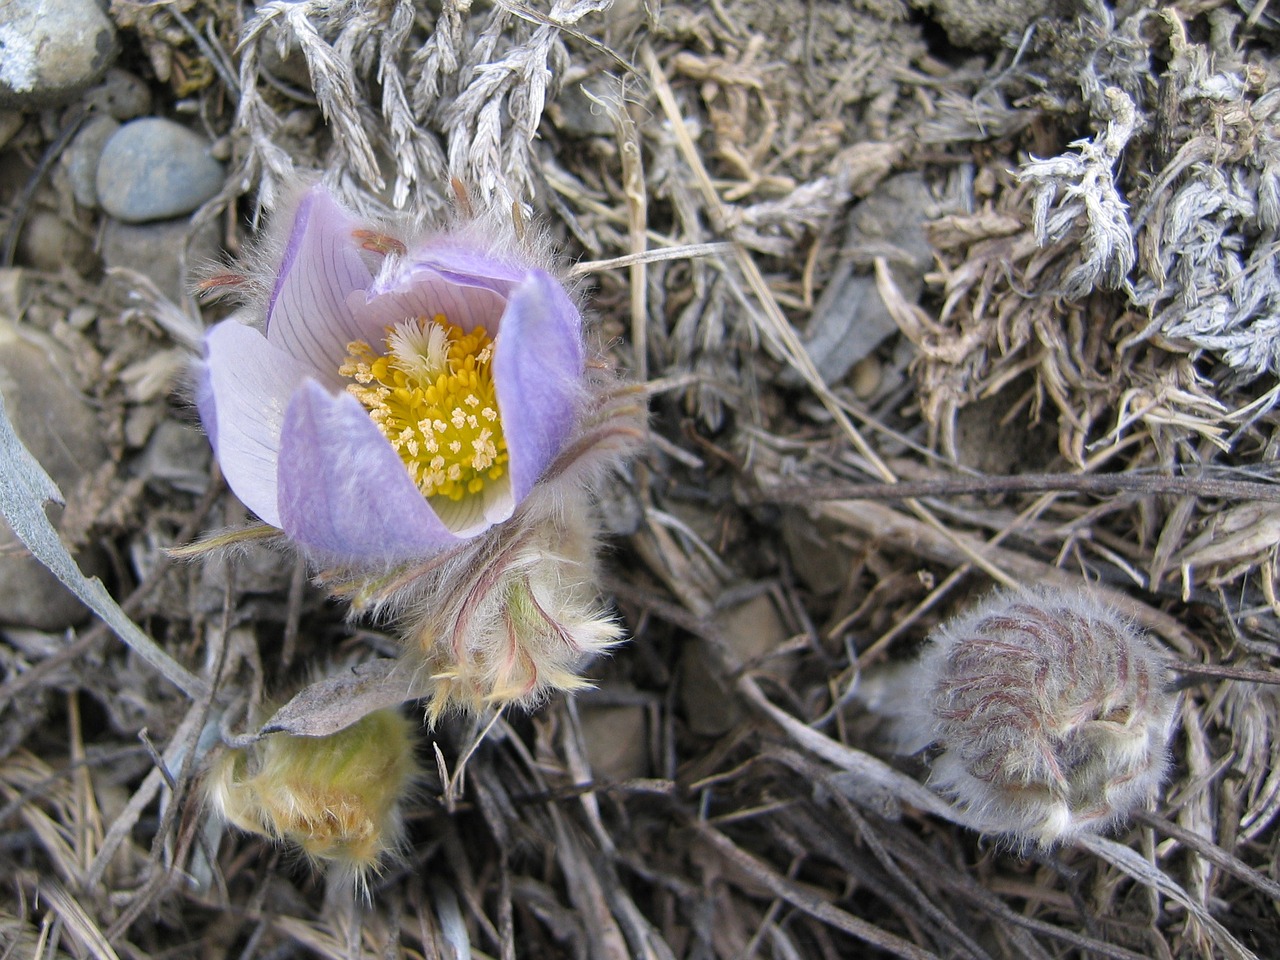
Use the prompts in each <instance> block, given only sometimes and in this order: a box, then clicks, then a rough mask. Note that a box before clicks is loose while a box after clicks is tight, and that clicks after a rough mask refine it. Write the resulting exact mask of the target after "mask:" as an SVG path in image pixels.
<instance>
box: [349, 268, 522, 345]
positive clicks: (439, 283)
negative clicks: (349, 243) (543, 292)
mask: <svg viewBox="0 0 1280 960" xmlns="http://www.w3.org/2000/svg"><path fill="white" fill-rule="evenodd" d="M472 261H474V263H475V265H476V266H477V267H484V266H488V267H489V270H490V273H494V272H501V271H507V272H509V273H510V274H511V275H512V277H513V278H514V279H507V278H506V277H505V276H503V277H491V276H487V275H485V274H470V273H462V272H459V271H458V270H456V269H454V268H456V267H457V266H459V265H461V264H463V263H469V262H472ZM524 276H525V274H524V273H523V272H518V271H515V270H512V269H510V268H506V267H505V266H504V265H503V264H501V263H498V262H497V261H486V259H485V258H484V257H483V256H482V255H480V254H472V255H467V254H466V253H465V251H459V252H458V254H457V256H456V257H431V258H427V259H415V258H412V257H406V258H402V259H400V260H398V261H388V264H387V268H386V270H385V271H384V272H383V273H382V274H380V275H379V276H378V278H377V279H376V280H375V281H374V282H373V284H372V286H370V288H369V293H368V297H369V301H368V303H367V304H364V305H361V306H358V307H356V313H357V315H358V316H359V318H360V322H361V324H362V325H364V326H367V327H370V328H373V329H382V328H384V327H388V326H391V325H392V324H396V323H399V322H400V321H401V320H404V319H405V318H407V317H429V318H434V317H435V316H436V315H437V314H444V318H445V319H446V320H447V321H448V322H449V323H454V324H457V325H458V326H459V327H461V328H462V329H463V331H465V332H467V333H470V332H471V331H472V330H473V329H474V328H476V327H478V326H482V327H484V328H485V330H486V331H487V332H488V334H489V335H490V336H492V335H493V334H494V333H495V332H496V330H497V326H498V320H499V319H500V318H501V317H502V311H503V310H504V309H505V308H506V305H507V294H508V292H509V291H510V290H511V289H512V288H513V287H515V286H516V284H517V283H518V282H519V281H520V280H521V279H523V277H524Z"/></svg>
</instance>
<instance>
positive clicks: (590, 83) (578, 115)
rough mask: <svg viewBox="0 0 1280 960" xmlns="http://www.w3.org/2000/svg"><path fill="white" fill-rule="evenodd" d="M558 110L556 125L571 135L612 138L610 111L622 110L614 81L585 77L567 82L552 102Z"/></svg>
mask: <svg viewBox="0 0 1280 960" xmlns="http://www.w3.org/2000/svg"><path fill="white" fill-rule="evenodd" d="M552 106H553V107H555V108H556V110H558V115H557V116H556V120H555V123H556V126H557V127H559V128H560V129H561V130H563V131H564V132H565V133H567V134H569V135H570V136H573V137H582V138H584V139H585V138H587V137H612V136H613V135H614V133H615V128H614V121H613V116H612V115H613V114H616V113H617V112H619V111H621V110H623V109H624V106H623V103H622V89H621V85H620V84H619V82H618V81H617V80H611V79H609V78H608V77H601V76H595V77H588V78H587V79H586V80H583V81H582V82H581V83H571V84H568V85H567V86H566V87H565V88H564V91H563V92H562V93H561V94H560V96H559V97H557V98H556V100H555V102H554V103H553V104H552Z"/></svg>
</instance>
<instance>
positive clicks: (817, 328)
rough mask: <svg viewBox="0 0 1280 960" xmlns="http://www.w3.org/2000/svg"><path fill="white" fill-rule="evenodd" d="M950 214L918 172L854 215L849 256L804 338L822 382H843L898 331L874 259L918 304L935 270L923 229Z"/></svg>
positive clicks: (884, 188) (894, 181)
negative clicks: (886, 267)
mask: <svg viewBox="0 0 1280 960" xmlns="http://www.w3.org/2000/svg"><path fill="white" fill-rule="evenodd" d="M949 210H950V201H948V200H942V201H939V200H935V199H934V198H933V197H932V196H931V195H930V191H929V187H928V185H927V184H926V183H925V180H924V178H923V177H922V176H921V175H920V174H919V173H903V174H898V175H897V176H893V177H890V178H888V179H887V180H885V181H884V183H882V184H880V186H879V187H877V188H876V190H875V192H874V193H872V194H871V195H870V196H868V197H867V198H866V199H865V200H863V201H862V202H861V203H859V204H858V205H857V206H856V207H855V208H854V209H853V211H852V212H851V213H850V215H849V227H848V232H847V233H846V235H845V240H844V252H845V257H844V259H842V261H841V262H840V263H839V264H838V265H837V266H836V269H835V270H834V271H833V272H832V275H831V279H830V280H829V281H828V283H827V286H826V288H825V289H824V290H823V292H822V295H821V296H820V297H819V298H818V302H817V303H816V304H814V308H813V317H812V319H811V320H810V321H809V326H808V329H806V330H805V333H804V336H803V337H802V339H803V341H804V345H805V348H806V349H807V350H808V351H809V356H810V357H812V358H813V362H814V365H815V366H816V367H817V368H818V372H819V373H820V374H821V375H822V379H823V381H824V382H826V383H828V384H832V385H834V384H836V383H838V382H839V381H841V380H843V379H844V377H845V376H846V375H847V374H848V373H849V371H850V370H851V369H852V368H853V365H854V364H855V363H857V362H858V361H859V360H862V359H863V358H864V357H867V356H869V355H870V354H871V352H872V351H873V350H875V349H876V348H877V347H878V346H879V345H880V344H881V343H883V342H884V341H885V340H886V339H887V338H888V337H890V336H891V335H893V334H894V333H896V332H897V331H898V325H897V324H896V323H894V320H893V317H892V316H891V315H890V313H889V308H888V307H887V306H886V305H885V303H884V300H882V299H881V297H880V291H879V290H878V289H877V287H876V278H875V272H874V270H873V269H872V268H871V267H870V266H869V263H870V261H871V258H873V257H875V256H882V257H884V258H885V260H886V262H887V263H888V265H889V271H890V273H892V275H893V279H894V282H895V283H897V285H898V289H899V290H901V291H902V295H903V296H904V297H905V298H906V299H907V301H908V302H914V301H916V300H918V299H919V297H920V293H921V291H922V290H923V289H924V275H925V273H927V272H928V271H929V270H930V269H932V267H933V247H932V246H931V245H930V244H929V241H928V238H927V237H926V236H925V232H924V225H925V223H926V222H928V221H929V220H932V219H934V218H935V217H937V216H938V215H939V214H940V213H943V212H949ZM793 377H794V375H793Z"/></svg>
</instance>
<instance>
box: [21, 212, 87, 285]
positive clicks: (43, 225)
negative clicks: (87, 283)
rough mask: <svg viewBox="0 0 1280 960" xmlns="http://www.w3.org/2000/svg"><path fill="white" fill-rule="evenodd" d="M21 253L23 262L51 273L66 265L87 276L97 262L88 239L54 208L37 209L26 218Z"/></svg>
mask: <svg viewBox="0 0 1280 960" xmlns="http://www.w3.org/2000/svg"><path fill="white" fill-rule="evenodd" d="M18 253H19V255H20V256H21V258H22V261H23V263H25V264H27V265H28V266H31V267H35V268H36V269H37V270H47V271H49V272H50V273H56V272H58V271H59V270H61V269H62V268H63V267H64V266H67V267H71V268H72V269H73V270H75V272H76V273H78V274H80V275H81V276H84V275H85V274H87V273H88V272H89V270H90V269H91V268H92V267H93V266H94V265H95V261H94V258H93V249H92V246H91V244H90V243H89V239H88V238H87V237H86V236H84V234H82V233H81V232H80V231H79V230H77V229H76V228H75V227H74V226H73V225H72V224H70V223H67V221H66V220H64V219H63V218H62V217H60V216H58V214H57V213H55V212H54V211H52V210H37V211H35V212H34V213H32V214H31V215H30V216H29V217H28V218H27V222H26V224H25V225H24V226H23V228H22V236H21V238H20V240H19V242H18Z"/></svg>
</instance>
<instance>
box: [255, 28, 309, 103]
mask: <svg viewBox="0 0 1280 960" xmlns="http://www.w3.org/2000/svg"><path fill="white" fill-rule="evenodd" d="M281 34H284V37H285V42H284V49H283V50H281V45H280V36H281ZM258 56H259V58H260V59H259V63H260V64H261V65H262V69H264V70H266V71H267V72H268V73H270V74H271V75H272V76H273V77H276V78H277V79H280V80H283V81H284V82H285V83H288V84H292V85H293V86H295V87H297V88H299V89H300V90H310V89H311V68H310V67H308V66H307V58H306V56H305V55H304V54H303V52H302V46H301V45H300V44H299V43H298V38H297V37H295V36H294V35H293V34H292V33H290V32H289V31H287V30H282V29H281V28H280V27H279V26H277V25H276V24H272V25H271V26H270V27H268V33H267V36H266V37H265V38H264V39H263V42H261V43H259V44H258Z"/></svg>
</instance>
